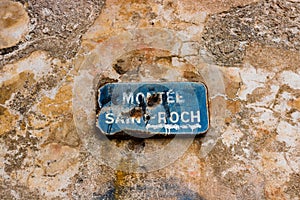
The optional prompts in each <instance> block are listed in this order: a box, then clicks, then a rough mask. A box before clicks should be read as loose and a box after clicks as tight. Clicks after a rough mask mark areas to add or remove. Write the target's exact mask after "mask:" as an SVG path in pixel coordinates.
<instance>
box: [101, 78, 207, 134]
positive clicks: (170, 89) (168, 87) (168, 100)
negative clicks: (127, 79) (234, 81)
mask: <svg viewBox="0 0 300 200" xmlns="http://www.w3.org/2000/svg"><path fill="white" fill-rule="evenodd" d="M98 105H99V108H100V111H99V113H98V114H97V126H98V127H99V128H100V130H101V131H102V132H103V133H104V134H107V135H113V134H115V133H119V132H141V133H146V134H153V135H154V134H181V135H183V134H201V133H204V132H206V131H207V129H208V127H209V112H208V102H207V88H206V86H205V85H204V84H202V83H193V82H165V83H110V84H106V85H104V86H103V87H101V88H100V89H99V98H98Z"/></svg>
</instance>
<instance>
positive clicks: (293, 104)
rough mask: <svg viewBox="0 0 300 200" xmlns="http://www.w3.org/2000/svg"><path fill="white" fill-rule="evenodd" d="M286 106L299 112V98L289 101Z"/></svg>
mask: <svg viewBox="0 0 300 200" xmlns="http://www.w3.org/2000/svg"><path fill="white" fill-rule="evenodd" d="M288 105H289V106H291V107H292V108H295V109H296V110H298V111H300V97H299V98H297V99H293V100H291V101H289V102H288Z"/></svg>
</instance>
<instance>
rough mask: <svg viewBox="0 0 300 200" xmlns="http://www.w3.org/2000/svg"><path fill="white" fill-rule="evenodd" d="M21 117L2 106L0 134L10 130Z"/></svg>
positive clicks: (0, 109)
mask: <svg viewBox="0 0 300 200" xmlns="http://www.w3.org/2000/svg"><path fill="white" fill-rule="evenodd" d="M18 118H19V117H18V116H16V115H13V114H12V113H10V112H9V110H8V109H6V108H4V107H2V106H0V127H1V128H0V136H1V135H3V134H4V133H6V132H8V131H10V130H11V129H12V128H13V127H14V126H15V124H16V122H17V119H18Z"/></svg>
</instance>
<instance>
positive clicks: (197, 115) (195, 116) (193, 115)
mask: <svg viewBox="0 0 300 200" xmlns="http://www.w3.org/2000/svg"><path fill="white" fill-rule="evenodd" d="M195 119H197V122H200V111H199V110H198V111H197V114H196V115H195V114H194V111H191V120H192V122H194V120H195Z"/></svg>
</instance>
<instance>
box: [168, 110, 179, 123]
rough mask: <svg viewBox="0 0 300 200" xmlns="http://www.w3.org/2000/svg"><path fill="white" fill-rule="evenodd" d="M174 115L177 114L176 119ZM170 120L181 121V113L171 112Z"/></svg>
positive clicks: (173, 121)
mask: <svg viewBox="0 0 300 200" xmlns="http://www.w3.org/2000/svg"><path fill="white" fill-rule="evenodd" d="M173 116H175V119H174V117H173ZM170 121H171V122H172V123H177V122H178V121H179V115H178V113H177V112H171V116H170Z"/></svg>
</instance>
